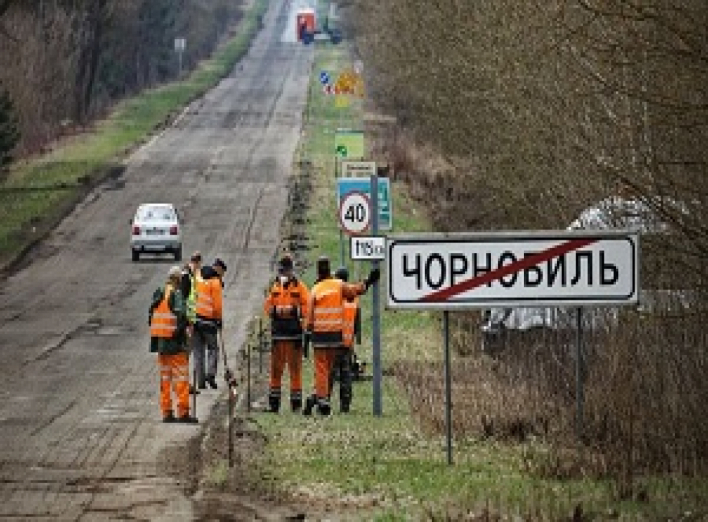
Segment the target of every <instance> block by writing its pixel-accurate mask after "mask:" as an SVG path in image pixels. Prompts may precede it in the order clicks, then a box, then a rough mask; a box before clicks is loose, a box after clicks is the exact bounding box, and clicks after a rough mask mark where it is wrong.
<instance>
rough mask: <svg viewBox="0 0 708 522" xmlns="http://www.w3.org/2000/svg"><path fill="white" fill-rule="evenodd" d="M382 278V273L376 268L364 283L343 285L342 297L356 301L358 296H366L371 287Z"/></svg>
mask: <svg viewBox="0 0 708 522" xmlns="http://www.w3.org/2000/svg"><path fill="white" fill-rule="evenodd" d="M380 278H381V271H380V270H379V269H378V268H374V269H373V270H372V271H371V272H369V275H368V276H367V277H366V279H364V282H362V283H342V297H344V298H345V299H354V298H355V297H356V296H358V295H362V294H365V293H366V291H367V290H368V289H369V287H370V286H371V285H374V284H376V283H377V282H378V280H379V279H380Z"/></svg>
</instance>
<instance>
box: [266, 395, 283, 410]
mask: <svg viewBox="0 0 708 522" xmlns="http://www.w3.org/2000/svg"><path fill="white" fill-rule="evenodd" d="M268 411H270V412H272V413H278V412H279V411H280V394H278V395H275V394H274V393H273V392H271V393H270V395H269V396H268Z"/></svg>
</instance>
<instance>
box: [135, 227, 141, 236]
mask: <svg viewBox="0 0 708 522" xmlns="http://www.w3.org/2000/svg"><path fill="white" fill-rule="evenodd" d="M133 235H134V236H139V235H140V227H139V226H137V225H133Z"/></svg>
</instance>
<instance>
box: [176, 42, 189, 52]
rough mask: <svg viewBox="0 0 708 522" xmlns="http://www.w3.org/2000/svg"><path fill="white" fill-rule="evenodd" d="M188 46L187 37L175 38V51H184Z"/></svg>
mask: <svg viewBox="0 0 708 522" xmlns="http://www.w3.org/2000/svg"><path fill="white" fill-rule="evenodd" d="M186 48H187V39H186V38H175V51H177V52H178V53H181V52H184V50H185V49H186Z"/></svg>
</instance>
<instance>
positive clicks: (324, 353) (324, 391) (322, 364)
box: [313, 347, 337, 399]
mask: <svg viewBox="0 0 708 522" xmlns="http://www.w3.org/2000/svg"><path fill="white" fill-rule="evenodd" d="M313 352H314V356H313V357H314V359H315V395H316V396H317V398H318V399H326V398H327V397H329V379H330V375H331V374H332V367H333V366H334V358H335V357H336V356H337V349H336V348H335V347H332V348H314V349H313Z"/></svg>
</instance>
